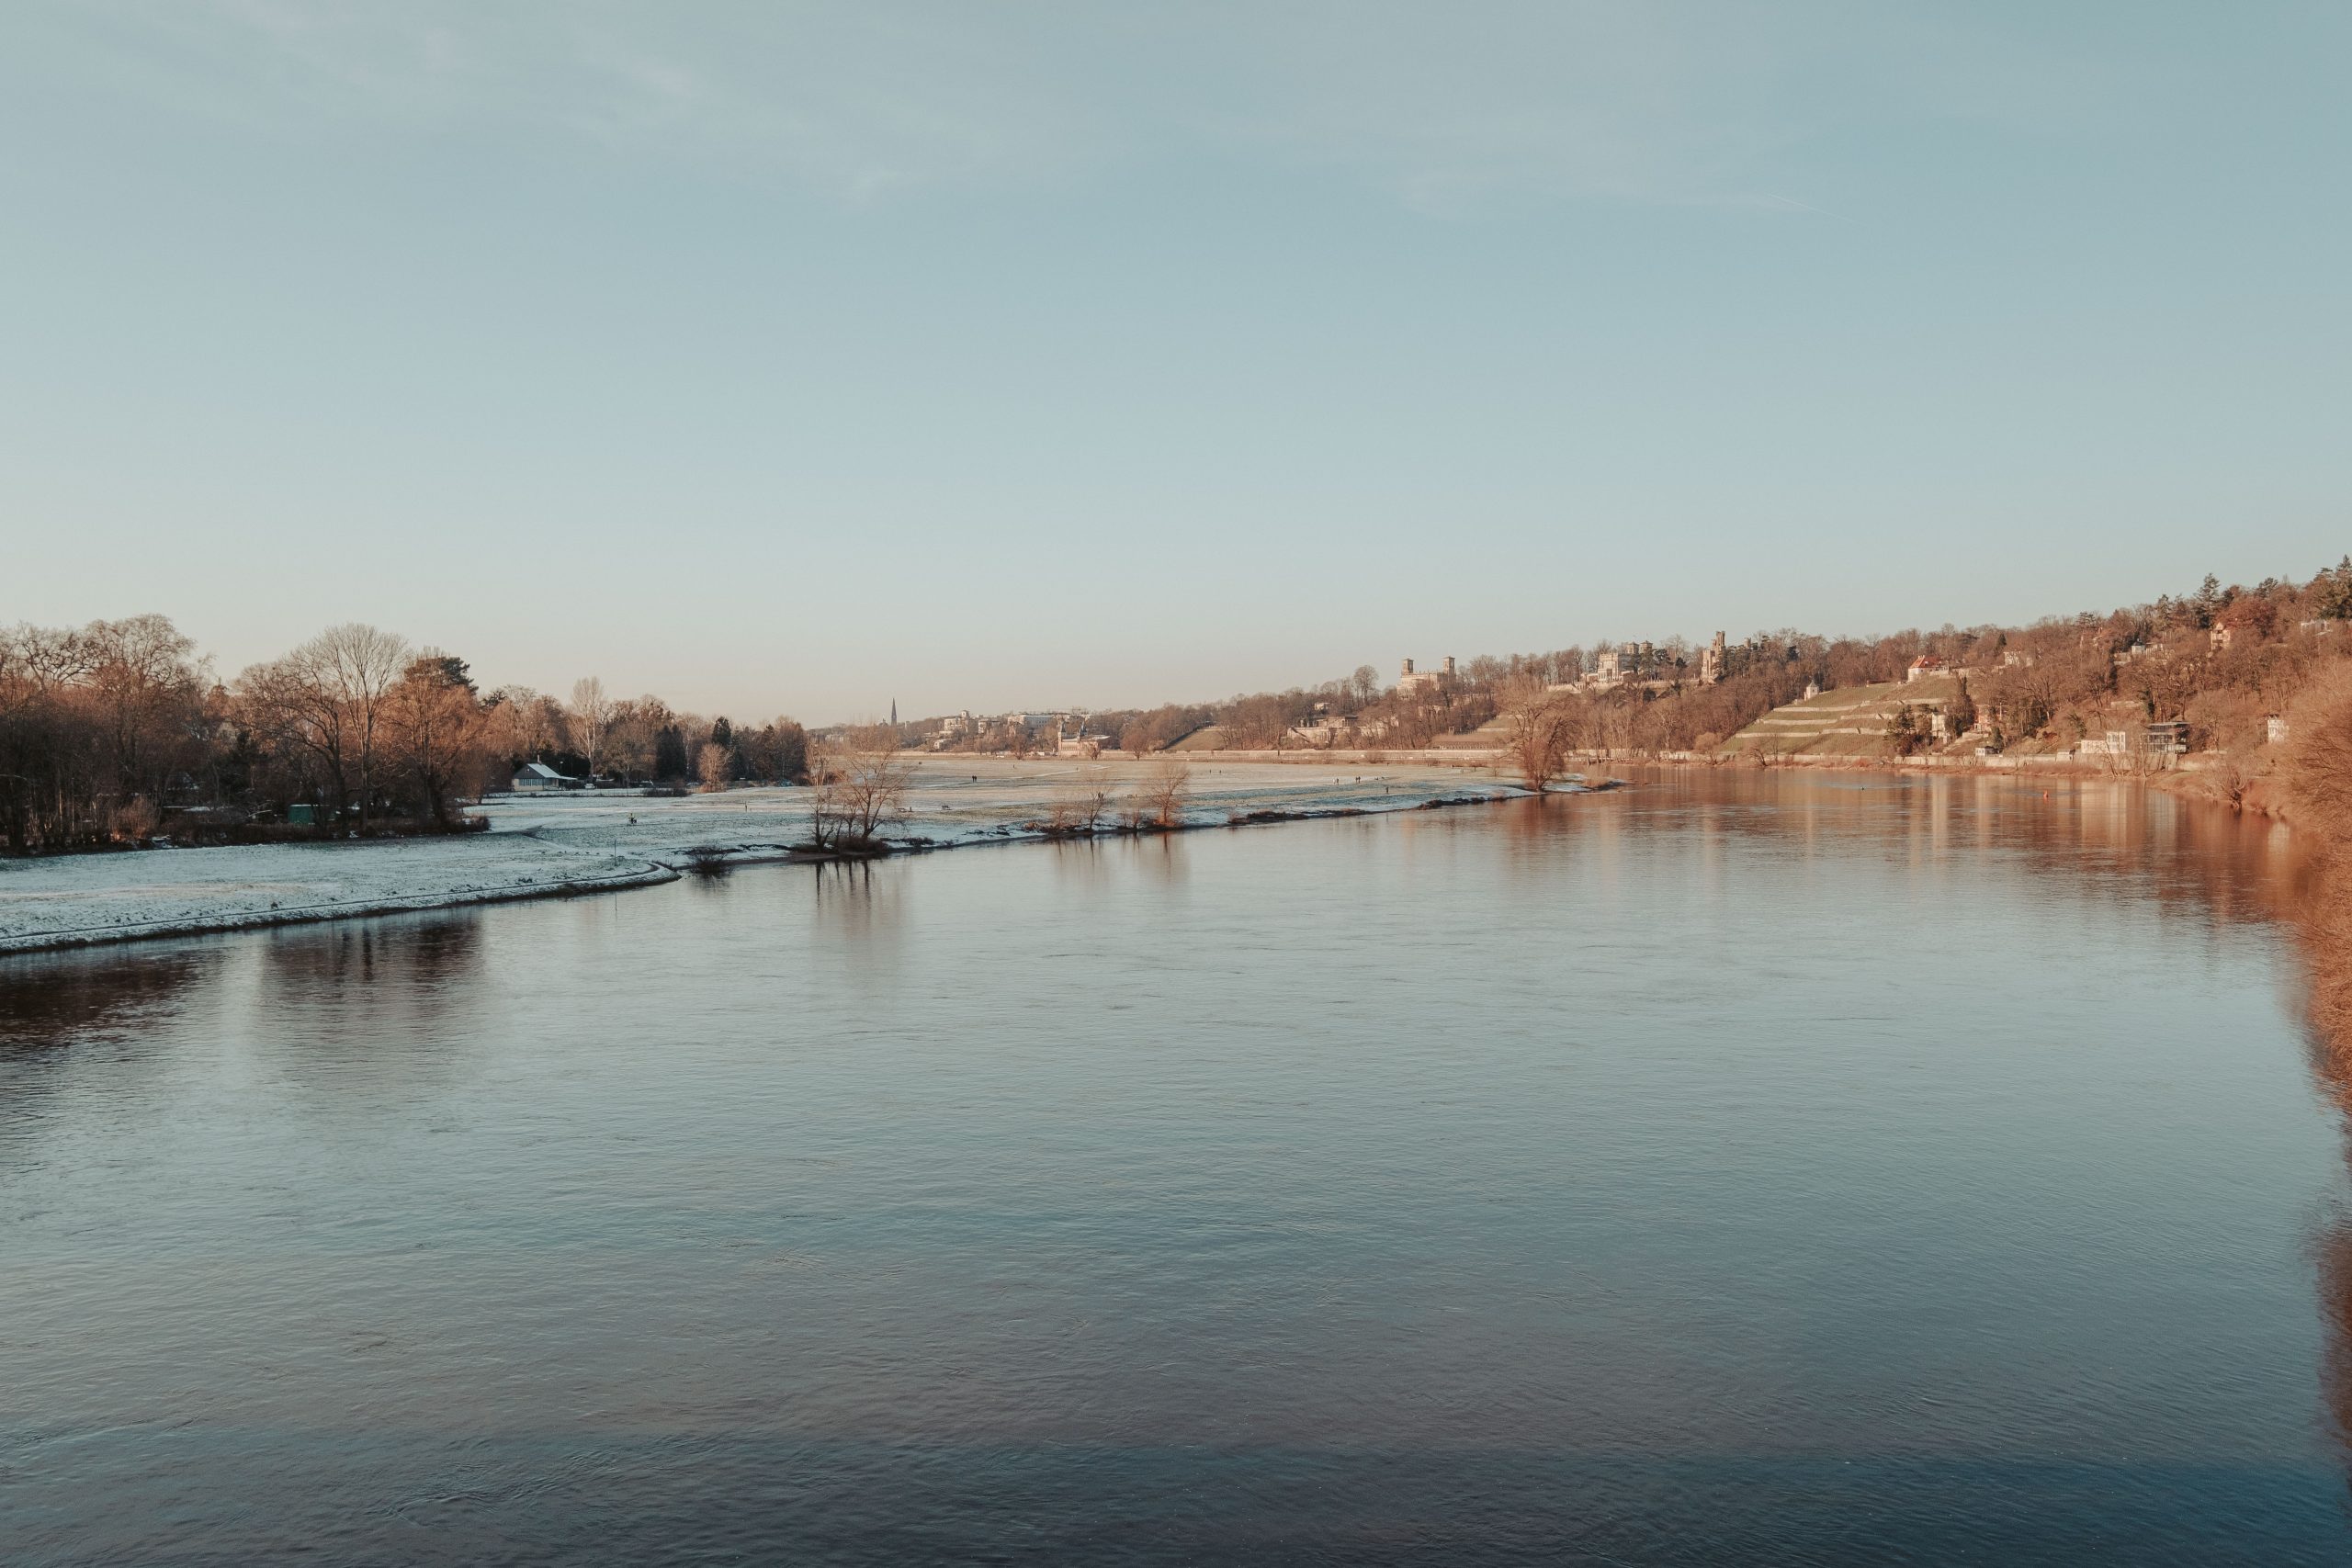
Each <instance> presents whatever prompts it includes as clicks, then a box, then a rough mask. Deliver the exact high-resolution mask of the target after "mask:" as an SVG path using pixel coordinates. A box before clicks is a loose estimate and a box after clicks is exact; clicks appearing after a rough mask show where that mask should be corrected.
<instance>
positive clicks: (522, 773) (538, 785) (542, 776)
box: [508, 762, 582, 795]
mask: <svg viewBox="0 0 2352 1568" xmlns="http://www.w3.org/2000/svg"><path fill="white" fill-rule="evenodd" d="M581 784H582V780H579V779H573V778H566V777H565V776H564V775H563V774H561V773H557V772H556V771H555V770H554V769H553V768H550V767H548V765H547V764H546V763H545V762H526V763H524V764H523V765H522V766H521V767H519V768H517V769H515V782H514V784H511V785H509V786H508V787H509V788H511V789H513V790H514V792H515V794H516V795H538V794H541V793H543V792H546V791H549V790H559V789H578V788H579V787H580V785H581Z"/></svg>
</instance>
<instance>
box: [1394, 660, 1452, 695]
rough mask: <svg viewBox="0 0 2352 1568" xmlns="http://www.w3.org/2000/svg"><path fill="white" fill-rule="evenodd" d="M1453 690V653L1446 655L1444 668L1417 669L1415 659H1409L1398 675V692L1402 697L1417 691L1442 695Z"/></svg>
mask: <svg viewBox="0 0 2352 1568" xmlns="http://www.w3.org/2000/svg"><path fill="white" fill-rule="evenodd" d="M1451 691H1453V655H1452V654H1450V653H1449V654H1447V655H1446V656H1445V665H1444V667H1443V668H1442V669H1438V670H1416V669H1414V668H1413V661H1412V660H1409V659H1408V660H1405V667H1404V669H1403V670H1401V671H1398V672H1397V695H1398V696H1400V697H1409V696H1411V695H1413V694H1415V693H1423V694H1427V695H1430V696H1432V697H1442V696H1444V695H1445V694H1448V693H1449V692H1451Z"/></svg>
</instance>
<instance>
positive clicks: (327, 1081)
mask: <svg viewBox="0 0 2352 1568" xmlns="http://www.w3.org/2000/svg"><path fill="white" fill-rule="evenodd" d="M482 919H483V913H482V911H481V910H479V909H455V910H446V911H438V912H435V913H432V914H424V915H402V916H394V917H390V918H387V919H375V920H364V921H358V922H356V923H353V924H349V925H320V926H287V927H282V928H279V929H277V930H275V931H268V932H266V933H262V934H260V935H257V936H256V937H255V938H254V939H253V940H254V942H256V943H257V944H258V955H259V962H258V974H257V976H256V978H255V983H254V987H253V988H252V989H251V991H250V992H249V993H248V994H247V998H246V1000H247V1003H248V1010H246V1012H245V1013H244V1014H243V1034H244V1036H245V1038H246V1039H247V1040H248V1041H249V1042H250V1043H252V1045H253V1046H254V1049H255V1050H256V1052H257V1053H258V1054H259V1056H260V1059H261V1060H262V1061H264V1062H266V1063H267V1064H269V1065H271V1066H273V1067H274V1068H275V1070H276V1071H277V1072H279V1073H281V1074H283V1075H284V1077H286V1079H287V1080H288V1081H289V1082H291V1083H295V1084H298V1085H300V1086H302V1087H304V1088H305V1089H309V1090H313V1091H320V1092H323V1093H325V1094H327V1095H328V1096H329V1097H330V1098H331V1099H332V1098H338V1097H341V1096H343V1095H345V1094H348V1093H349V1092H351V1091H352V1090H353V1089H356V1088H358V1087H361V1086H363V1085H365V1084H368V1083H376V1082H385V1081H392V1080H401V1081H405V1082H407V1083H409V1084H412V1085H418V1084H422V1083H424V1082H428V1081H434V1080H437V1079H438V1078H439V1077H442V1076H443V1075H444V1074H446V1073H447V1071H448V1070H449V1069H450V1068H452V1067H454V1066H458V1064H460V1063H462V1062H464V1061H467V1060H469V1059H470V1058H472V1057H473V1056H474V1055H477V1052H476V1049H475V1041H476V1033H477V1032H476V1028H475V1021H476V1018H477V1015H478V1010H479V1005H480V992H481V986H482V983H483V976H484V974H485V967H484V966H485V963H486V955H485V953H484V943H483V938H482Z"/></svg>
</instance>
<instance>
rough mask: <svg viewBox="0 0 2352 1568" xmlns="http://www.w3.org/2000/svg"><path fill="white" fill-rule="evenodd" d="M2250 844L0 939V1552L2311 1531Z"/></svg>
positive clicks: (2326, 1420)
mask: <svg viewBox="0 0 2352 1568" xmlns="http://www.w3.org/2000/svg"><path fill="white" fill-rule="evenodd" d="M2293 850H2294V846H2293V845H2292V844H2291V843H2290V842H2289V841H2288V840H2287V838H2286V835H2285V833H2284V831H2283V829H2276V828H2274V827H2271V826H2269V825H2266V824H2262V823H2257V822H2251V821H2242V820H2240V819H2237V818H2232V817H2228V816H2225V815H2222V814H2220V813H2218V812H2214V811H2211V810H2210V809H2207V808H2202V807H2192V806H2188V805H2186V804H2183V803H2180V802H2177V801H2175V800H2172V799H2170V798H2168V797H2165V796H2163V795H2150V794H2144V793H2142V792H2140V791H2139V790H2137V789H2135V788H2132V787H2131V786H2129V785H2123V784H2064V785H2056V786H2050V787H2049V794H2048V795H2047V797H2045V795H2044V786H2043V785H2042V784H2039V783H2037V784H2034V785H2033V786H2031V787H2027V786H2026V785H2024V784H2019V783H2017V782H2015V781H2006V780H1979V779H1966V778H1937V779H1920V778H1910V779H1905V778H1891V777H1873V776H1869V775H1860V774H1852V775H1828V774H1813V775H1804V774H1796V773H1771V774H1755V773H1738V774H1734V773H1661V774H1658V775H1656V776H1648V777H1644V778H1642V779H1640V780H1639V781H1638V782H1637V785H1636V787H1634V788H1632V789H1628V790H1625V791H1623V792H1618V793H1614V794H1604V795H1589V796H1581V797H1564V798H1555V799H1551V800H1546V801H1541V802H1538V801H1521V802H1515V803H1511V804H1508V805H1503V806H1495V807H1471V808H1463V809H1458V810H1453V811H1437V812H1420V813H1413V814H1409V815H1408V816H1405V817H1398V818H1357V819H1340V820H1329V821H1320V822H1311V823H1299V824H1289V825H1283V826H1275V827H1266V828H1255V829H1234V830H1216V831H1208V832H1200V833H1192V834H1186V835H1182V836H1180V837H1175V838H1168V839H1156V840H1143V841H1133V840H1119V841H1114V842H1106V843H1099V844H1092V845H1087V844H1076V845H1059V846H1037V845H1026V846H1015V847H1008V848H1003V849H979V850H969V851H964V852H957V853H954V854H946V855H934V856H926V857H918V858H912V859H906V860H897V861H890V862H886V863H879V864H876V865H873V866H870V867H854V868H846V869H844V868H840V867H823V868H812V867H805V866H766V867H753V868H745V869H740V870H737V871H734V872H732V873H729V874H725V875H723V876H719V877H716V878H708V879H704V878H694V879H688V880H686V881H684V882H680V883H677V884H674V885H672V886H665V887H661V888H655V889H651V890H647V891H639V892H633V893H628V894H622V895H616V896H606V897H583V898H578V899H570V900H560V901H549V902H544V903H537V904H526V905H515V906H503V907H495V908H478V909H473V910H468V911H454V912H449V913H446V914H440V915H419V916H404V917H396V918H388V919H376V920H369V921H361V922H354V923H350V924H345V925H337V926H323V927H297V928H288V929H285V930H279V931H262V932H253V933H245V934H238V935H232V936H220V937H210V938H193V939H182V940H175V941H169V942H153V943H145V944H140V945H136V946H132V947H126V948H122V949H119V950H115V951H111V952H92V953H64V954H52V955H39V956H25V957H18V958H13V959H5V960H0V1561H6V1562H9V1563H11V1564H17V1565H20V1568H21V1565H27V1564H64V1563H74V1564H82V1563H99V1562H107V1563H117V1562H141V1563H149V1562H154V1563H186V1564H223V1565H226V1564H232V1563H235V1564H251V1563H276V1562H291V1561H295V1560H297V1559H300V1560H303V1561H310V1562H322V1561H323V1562H353V1563H369V1564H373V1563H384V1564H392V1563H410V1562H576V1563H650V1562H665V1563H666V1562H696V1563H724V1562H786V1561H789V1562H796V1563H799V1562H876V1563H880V1562H891V1563H931V1562H938V1563H946V1562H1011V1561H1015V1560H1020V1561H1069V1562H1132V1563H1179V1562H1202V1561H1227V1562H1270V1563H1271V1562H1416V1563H1449V1564H1478V1563H1487V1562H1524V1561H1535V1560H1542V1561H1569V1562H1576V1561H1590V1562H1637V1563H1702V1562H1724V1561H1729V1560H1739V1561H1744V1562H1792V1563H1795V1562H1804V1563H1845V1562H1852V1563H1864V1562H1871V1563H1876V1562H1903V1561H1914V1562H1944V1561H1951V1560H1953V1559H1959V1558H1967V1559H1970V1560H1982V1561H1987V1562H2051V1563H2062V1562H2063V1563H2075V1562H2084V1561H2088V1560H2093V1559H2098V1560H2103V1561H2115V1562H2180V1563H2212V1562H2264V1563H2292V1562H2343V1561H2346V1560H2347V1558H2352V1522H2347V1513H2346V1472H2347V1457H2346V1447H2345V1444H2344V1441H2343V1438H2342V1434H2341V1432H2340V1430H2339V1427H2338V1425H2337V1422H2336V1420H2335V1416H2334V1415H2333V1412H2335V1411H2336V1410H2339V1409H2352V1399H2347V1397H2346V1393H2345V1391H2344V1385H2345V1383H2346V1381H2347V1380H2352V1346H2348V1345H2347V1344H2346V1334H2347V1332H2352V1268H2346V1267H2345V1266H2344V1265H2343V1263H2342V1262H2341V1261H2340V1260H2342V1259H2345V1258H2352V1245H2347V1243H2346V1235H2352V1220H2348V1219H2347V1213H2352V1209H2348V1208H2347V1196H2352V1188H2347V1179H2346V1134H2345V1129H2344V1126H2343V1123H2342V1119H2341V1115H2340V1112H2339V1111H2338V1109H2337V1096H2336V1094H2335V1091H2334V1090H2333V1089H2331V1087H2330V1081H2329V1077H2328V1073H2327V1071H2326V1070H2325V1069H2324V1066H2321V1065H2320V1057H2321V1055H2322V1054H2321V1053H2320V1052H2319V1051H2318V1049H2317V1047H2316V1045H2315V1043H2314V1042H2313V1040H2312V1038H2311V1033H2310V1031H2309V1030H2308V1028H2307V1027H2306V1026H2305V1025H2304V1024H2303V1022H2302V1021H2301V1011H2300V998H2301V987H2302V983H2303V982H2302V973H2301V967H2300V964H2299V960H2298V957H2297V947H2296V944H2295V942H2294V941H2293V939H2292V936H2291V933H2290V930H2289V928H2288V927H2287V926H2286V925H2285V924H2284V923H2283V920H2282V914H2281V911H2283V910H2285V909H2287V908H2290V906H2291V902H2292V897H2293V891H2292V886H2291V885H2292V879H2293V875H2294V865H2295V856H2294V853H2293Z"/></svg>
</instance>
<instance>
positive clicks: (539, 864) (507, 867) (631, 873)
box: [0, 757, 1513, 953]
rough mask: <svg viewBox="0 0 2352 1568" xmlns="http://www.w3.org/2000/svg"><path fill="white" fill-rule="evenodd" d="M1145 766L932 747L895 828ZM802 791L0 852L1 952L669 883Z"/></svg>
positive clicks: (1012, 816) (1398, 778)
mask: <svg viewBox="0 0 2352 1568" xmlns="http://www.w3.org/2000/svg"><path fill="white" fill-rule="evenodd" d="M1152 772H1153V769H1152V765H1151V764H1148V763H1138V762H1127V761H1111V762H1079V761H1035V762H1007V761H997V760H983V759H978V758H945V757H933V758H926V759H924V760H922V761H921V762H919V763H918V764H917V765H916V768H915V774H914V787H913V790H912V792H911V794H910V807H911V811H910V816H909V818H908V819H907V820H906V821H905V822H904V823H901V824H899V825H897V826H894V827H893V828H891V829H889V832H890V835H891V836H892V837H893V838H894V839H899V840H910V841H914V842H920V843H925V844H930V845H933V846H934V847H939V848H951V847H954V846H956V845H959V844H973V843H995V842H1004V841H1008V840H1019V839H1023V838H1035V837H1036V836H1037V829H1036V826H1035V824H1037V823H1038V822H1039V821H1040V820H1041V819H1042V818H1045V817H1046V814H1047V813H1048V812H1050V811H1051V810H1052V809H1053V807H1054V805H1055V803H1056V802H1057V801H1064V800H1069V799H1071V798H1074V797H1077V796H1080V795H1091V793H1093V792H1094V791H1095V790H1097V789H1098V788H1099V789H1103V790H1107V792H1108V793H1109V795H1110V796H1111V800H1112V807H1111V814H1110V816H1108V817H1106V818H1105V819H1104V823H1103V826H1104V827H1105V828H1108V827H1110V826H1111V824H1112V822H1113V821H1114V819H1115V818H1116V815H1117V810H1118V804H1119V803H1120V802H1121V801H1123V800H1125V799H1128V798H1130V797H1133V796H1135V795H1137V794H1138V793H1139V792H1140V791H1141V790H1142V789H1143V788H1144V787H1145V786H1146V784H1147V783H1148V779H1149V777H1150V776H1151V773H1152ZM1511 793H1513V791H1511V790H1510V787H1509V786H1508V785H1507V784H1504V783H1503V782H1501V781H1499V780H1498V779H1496V778H1495V777H1493V776H1492V775H1491V774H1485V773H1470V772H1465V771H1464V770H1462V769H1456V768H1432V767H1402V768H1397V767H1390V768H1383V769H1379V770H1373V769H1367V768H1361V767H1357V768H1342V769H1337V770H1334V769H1329V768H1321V769H1317V768H1311V767H1300V766H1290V765H1285V764H1281V763H1263V762H1257V763H1252V762H1232V763H1222V764H1219V763H1206V764H1195V765H1194V766H1193V769H1192V779H1191V794H1190V795H1189V799H1188V804H1187V806H1186V808H1185V810H1184V813H1183V815H1184V819H1185V822H1186V825H1187V826H1192V827H1212V826H1216V825H1218V824H1222V823H1225V822H1227V821H1230V820H1233V819H1235V818H1243V817H1247V816H1249V815H1250V814H1251V813H1256V812H1276V813H1284V814H1291V815H1302V816H1306V815H1319V814H1328V813H1333V812H1347V811H1403V810H1411V809H1413V808H1415V807H1419V806H1422V805H1424V804H1426V803H1428V802H1430V801H1433V800H1461V799H1464V798H1473V799H1487V798H1491V797H1494V796H1498V795H1509V794H1511ZM481 814H482V815H484V816H486V817H488V818H490V820H491V831H489V832H488V833H479V834H469V835H466V836H463V837H459V838H448V839H395V840H370V841H368V842H364V843H344V844H299V845H298V844H280V845H266V846H255V847H251V848H241V849H221V850H143V851H135V852H120V853H116V854H94V855H60V856H58V857H56V858H54V859H43V860H31V861H9V860H0V953H8V952H22V951H27V950H29V949H33V948H42V947H61V946H78V945H83V944H85V943H91V942H119V941H124V940H128V939H130V938H132V937H141V936H162V935H172V934H177V933H180V932H186V931H227V930H233V929H235V928H238V927H241V926H260V925H277V924H284V923H287V922H290V921H295V920H313V919H335V918H338V917H342V916H348V915H370V914H383V913H389V912H391V911H394V910H401V909H427V908H437V907H440V906H443V905H451V904H472V903H483V902H488V901H492V900H495V899H502V898H521V897H536V896H538V895H542V894H550V893H562V892H589V891H595V890H599V889H605V888H616V887H631V886H639V885H641V884H644V883H650V882H666V881H668V880H670V879H671V878H672V877H673V876H674V875H675V874H677V871H678V869H679V868H681V867H684V866H685V865H687V864H689V863H691V861H690V858H689V852H692V851H696V850H700V851H702V852H704V853H703V855H702V856H697V857H694V858H708V859H716V860H718V861H719V862H721V863H745V862H753V861H760V860H773V859H777V858H780V857H782V856H783V855H785V854H786V853H787V852H788V851H789V850H790V847H791V846H792V845H794V844H796V843H799V842H801V841H803V840H806V839H807V838H808V837H809V792H808V791H807V790H805V789H736V790H728V791H725V792H723V793H720V794H716V795H684V796H660V795H640V794H636V793H633V792H628V791H619V790H615V791H596V792H593V793H580V794H567V795H513V796H503V797H493V798H492V799H491V800H490V801H488V802H486V803H485V804H484V805H483V806H482V807H481Z"/></svg>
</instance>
